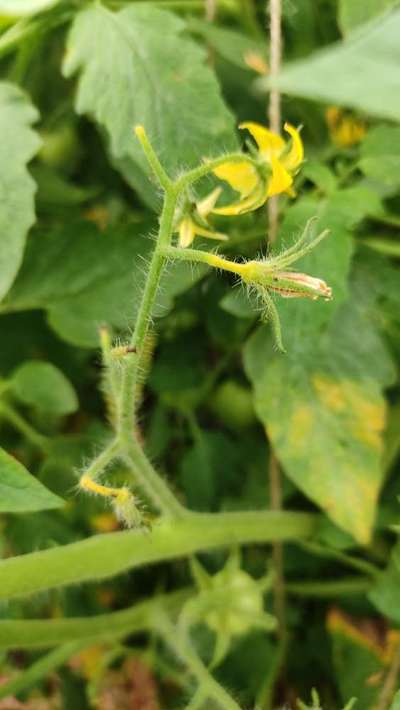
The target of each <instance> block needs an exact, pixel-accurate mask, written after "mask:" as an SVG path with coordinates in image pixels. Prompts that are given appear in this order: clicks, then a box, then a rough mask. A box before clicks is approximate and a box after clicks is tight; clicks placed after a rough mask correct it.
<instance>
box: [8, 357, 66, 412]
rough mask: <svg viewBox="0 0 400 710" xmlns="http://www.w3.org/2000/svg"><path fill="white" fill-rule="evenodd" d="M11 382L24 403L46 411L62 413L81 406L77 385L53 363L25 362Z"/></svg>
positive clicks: (14, 390)
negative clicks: (79, 404)
mask: <svg viewBox="0 0 400 710" xmlns="http://www.w3.org/2000/svg"><path fill="white" fill-rule="evenodd" d="M11 385H12V390H13V393H14V394H15V396H16V397H17V398H18V399H19V400H20V401H21V402H23V403H24V404H27V405H29V406H32V407H35V408H37V409H40V410H42V411H43V412H48V413H49V414H54V415H55V416H63V415H65V414H71V412H75V411H76V410H77V409H78V399H77V396H76V394H75V390H74V388H73V387H72V385H71V384H70V382H69V381H68V380H67V378H66V377H65V375H63V373H62V372H61V371H60V370H59V369H58V368H57V367H54V365H52V364H51V363H50V362H40V361H39V360H31V361H30V362H25V363H24V364H23V365H21V367H19V368H18V369H17V370H16V371H15V372H14V374H13V376H12V380H11Z"/></svg>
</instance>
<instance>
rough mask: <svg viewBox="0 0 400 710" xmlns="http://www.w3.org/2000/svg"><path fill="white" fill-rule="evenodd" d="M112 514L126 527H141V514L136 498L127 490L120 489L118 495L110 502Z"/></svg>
mask: <svg viewBox="0 0 400 710" xmlns="http://www.w3.org/2000/svg"><path fill="white" fill-rule="evenodd" d="M112 506H113V508H114V513H115V515H116V516H117V518H118V520H120V521H121V522H122V523H123V524H124V525H126V527H128V528H138V527H141V526H142V525H143V516H142V512H141V510H140V508H139V505H138V500H137V498H136V496H134V495H133V493H131V491H130V490H129V488H125V487H124V488H120V489H119V491H118V495H117V496H115V498H114V500H113V501H112Z"/></svg>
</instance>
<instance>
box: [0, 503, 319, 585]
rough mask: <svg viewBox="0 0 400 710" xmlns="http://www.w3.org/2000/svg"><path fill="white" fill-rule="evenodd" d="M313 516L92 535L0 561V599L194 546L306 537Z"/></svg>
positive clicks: (166, 524) (194, 517) (236, 518)
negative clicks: (84, 538) (59, 545)
mask: <svg viewBox="0 0 400 710" xmlns="http://www.w3.org/2000/svg"><path fill="white" fill-rule="evenodd" d="M316 521H317V518H316V516H315V515H312V514H309V513H298V512H288V511H282V512H274V511H267V512H253V511H251V512H241V513H214V514H213V513H209V514H207V513H188V514H187V515H185V517H182V518H180V519H177V520H171V519H165V518H163V519H162V520H160V522H157V523H156V524H155V525H154V527H153V529H152V530H151V531H148V532H143V531H140V530H134V531H122V532H115V533H113V534H112V535H94V536H93V537H90V538H88V539H86V540H82V541H79V542H73V543H70V544H67V545H62V546H61V547H55V548H51V549H48V550H42V551H38V552H31V553H29V554H26V555H20V556H18V557H13V558H11V559H6V560H3V561H1V562H0V578H1V586H0V599H8V598H11V597H19V596H24V595H27V594H33V593H35V592H38V591H42V590H45V589H50V588H52V587H60V586H63V585H65V584H78V583H82V582H85V581H86V582H87V581H90V580H93V579H96V580H99V579H106V578H108V577H112V576H113V575H115V574H119V573H120V572H124V571H126V570H128V569H133V568H135V567H140V566H142V565H144V564H151V563H154V562H161V561H166V560H172V559H176V558H179V557H186V556H188V555H191V554H194V553H195V552H199V551H200V550H209V549H215V548H217V547H226V546H228V547H230V546H232V545H244V544H246V543H267V542H273V541H276V540H292V541H293V540H299V539H302V538H303V539H305V538H309V537H310V536H311V535H312V534H313V532H314V530H315V525H316Z"/></svg>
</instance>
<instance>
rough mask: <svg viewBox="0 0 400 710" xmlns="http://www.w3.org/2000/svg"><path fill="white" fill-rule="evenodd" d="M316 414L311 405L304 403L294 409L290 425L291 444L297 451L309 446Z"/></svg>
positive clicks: (289, 439) (289, 438) (289, 437)
mask: <svg viewBox="0 0 400 710" xmlns="http://www.w3.org/2000/svg"><path fill="white" fill-rule="evenodd" d="M313 425H314V414H313V411H312V409H311V407H308V406H307V405H306V404H302V405H300V406H299V407H296V409H295V410H294V412H293V414H292V417H291V420H290V422H289V427H288V441H289V444H288V445H289V446H291V447H293V449H295V450H296V451H297V450H298V449H302V448H304V447H306V446H308V439H309V437H310V435H311V434H312V430H313Z"/></svg>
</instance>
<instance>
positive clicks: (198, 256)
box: [164, 246, 248, 276]
mask: <svg viewBox="0 0 400 710" xmlns="http://www.w3.org/2000/svg"><path fill="white" fill-rule="evenodd" d="M164 254H165V255H166V256H168V257H170V258H173V259H180V260H181V261H200V262H202V263H204V264H208V266H212V267H213V268H214V269H222V270H223V271H231V272H232V273H233V274H238V275H239V276H244V275H245V274H246V273H247V271H248V266H247V264H240V263H238V262H236V261H230V260H229V259H224V257H222V256H218V255H217V254H214V253H213V252H210V251H201V250H200V249H181V248H180V247H171V246H168V247H166V248H165V249H164Z"/></svg>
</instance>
